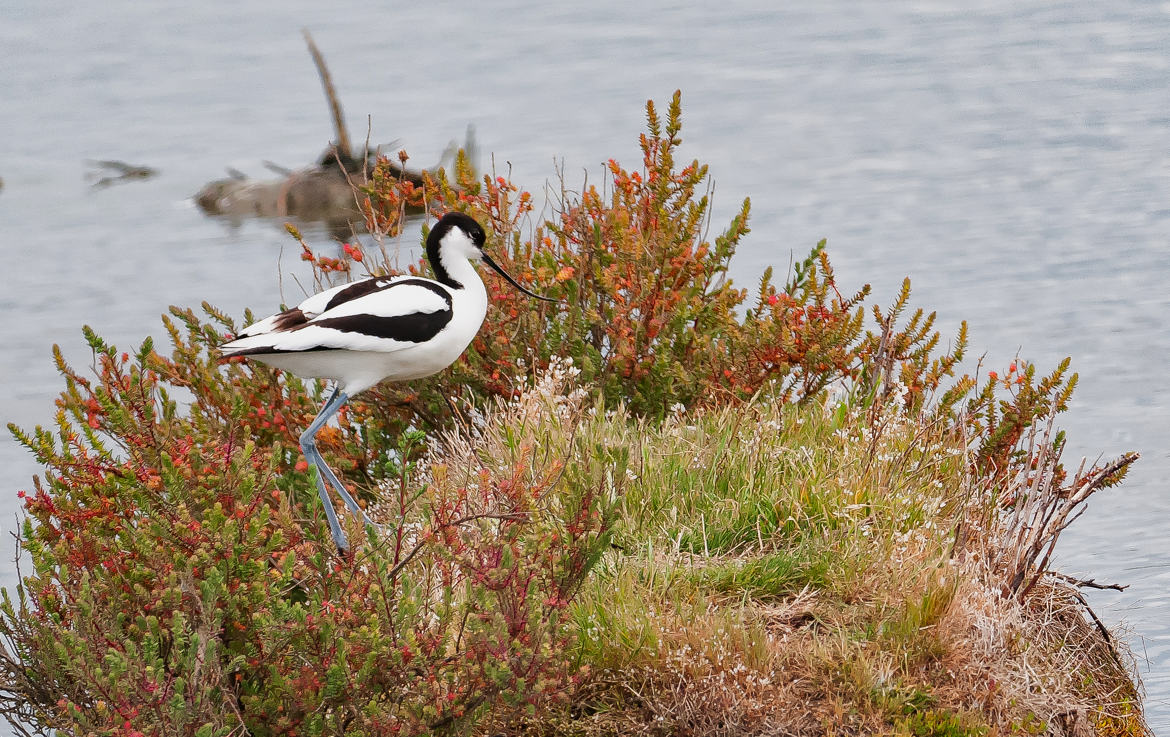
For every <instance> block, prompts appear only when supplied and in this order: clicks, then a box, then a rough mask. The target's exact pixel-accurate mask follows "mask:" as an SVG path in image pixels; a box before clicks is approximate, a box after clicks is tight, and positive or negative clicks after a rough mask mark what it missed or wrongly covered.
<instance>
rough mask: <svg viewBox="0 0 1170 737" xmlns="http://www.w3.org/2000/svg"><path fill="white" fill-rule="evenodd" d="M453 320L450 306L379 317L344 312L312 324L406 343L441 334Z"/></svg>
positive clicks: (419, 341)
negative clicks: (443, 308)
mask: <svg viewBox="0 0 1170 737" xmlns="http://www.w3.org/2000/svg"><path fill="white" fill-rule="evenodd" d="M449 322H451V310H450V309H446V310H439V311H438V312H412V313H411V314H409V315H397V316H395V317H379V316H378V315H345V316H344V317H327V318H324V319H317V320H314V321H313V322H311V323H308V324H309V325H316V326H318V327H323V328H332V329H334V330H340V331H341V332H343V333H360V334H361V335H369V336H371V337H374V338H388V339H389V340H397V341H401V342H405V343H425V342H427V341H428V340H430V339H431V338H433V337H435V336H436V335H438V334H439V331H441V330H442V329H443V328H444V327H446V326H447V323H449Z"/></svg>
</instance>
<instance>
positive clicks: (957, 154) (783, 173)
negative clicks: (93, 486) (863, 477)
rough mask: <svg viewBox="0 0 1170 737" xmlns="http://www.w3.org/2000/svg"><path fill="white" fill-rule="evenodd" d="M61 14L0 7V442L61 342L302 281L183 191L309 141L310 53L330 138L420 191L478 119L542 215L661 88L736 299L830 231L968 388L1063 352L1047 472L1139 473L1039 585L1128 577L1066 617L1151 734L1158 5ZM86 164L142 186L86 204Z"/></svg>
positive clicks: (14, 458)
mask: <svg viewBox="0 0 1170 737" xmlns="http://www.w3.org/2000/svg"><path fill="white" fill-rule="evenodd" d="M79 5H80V4H76V3H65V2H55V1H41V0H37V1H34V0H3V2H0V178H3V180H4V188H3V189H2V190H0V254H2V256H3V259H4V267H3V280H4V281H3V289H2V290H0V310H2V314H3V315H4V318H5V319H4V320H3V321H2V323H0V325H2V326H3V327H2V328H0V329H2V331H3V332H2V333H0V345H2V346H3V350H0V379H2V385H3V390H2V391H0V417H2V418H3V419H4V420H6V421H7V420H14V421H16V422H18V423H20V424H23V425H26V426H28V425H31V424H33V423H36V422H47V421H48V420H49V419H50V416H51V410H52V398H53V397H54V396H55V394H56V392H57V390H58V381H57V378H56V376H55V374H54V373H53V371H52V365H51V362H50V357H49V350H50V346H51V345H52V344H53V343H60V344H61V345H62V347H63V348H64V349H65V351H66V353H67V355H68V356H70V357H71V358H72V359H73V361H74V362H75V363H79V364H83V363H85V362H86V361H87V360H88V354H87V352H86V351H85V349H84V346H83V342H82V340H81V337H80V333H79V328H80V326H81V325H82V324H83V323H88V324H90V325H92V326H94V327H95V328H96V329H97V330H98V332H99V333H100V334H102V335H103V336H105V337H106V338H108V339H110V340H112V341H114V342H116V343H118V344H119V345H120V346H131V345H135V344H137V343H138V342H139V341H141V339H142V338H143V337H144V336H145V335H147V334H154V335H156V336H158V335H159V334H160V333H161V330H160V324H159V320H158V316H159V315H160V314H161V313H162V312H163V311H165V309H166V307H167V305H170V304H179V305H192V306H193V305H197V304H198V303H199V302H200V301H201V300H204V299H209V300H211V301H212V302H213V303H215V304H217V305H218V306H220V307H222V308H224V309H226V310H228V311H230V312H233V313H237V314H238V313H239V312H241V311H242V309H243V308H244V307H245V306H254V307H256V308H257V309H261V310H262V309H266V308H268V307H270V306H272V305H274V304H276V303H277V302H279V301H280V295H279V291H278V284H277V275H278V272H279V271H280V269H281V268H282V266H283V269H284V270H285V271H286V272H288V271H292V270H296V269H298V268H299V264H298V263H297V262H296V259H295V256H296V249H295V248H293V247H292V246H291V245H290V241H289V240H288V238H287V237H286V236H285V235H283V233H282V232H281V231H280V230H279V229H278V228H276V227H273V226H272V225H268V224H257V223H251V224H246V225H244V226H242V227H239V228H231V227H228V226H226V225H224V224H222V223H219V222H215V221H211V220H208V219H206V218H205V217H203V216H202V215H201V214H200V213H199V212H198V211H197V210H195V209H194V207H193V205H192V204H191V202H190V200H189V197H190V195H192V194H193V193H194V192H195V191H196V190H197V189H198V188H199V187H200V186H201V185H202V184H203V183H204V182H206V181H207V180H210V179H214V178H218V177H220V176H222V172H223V169H224V167H225V166H232V167H235V168H237V169H240V170H243V171H245V172H248V173H251V174H254V175H259V176H263V175H264V174H265V172H264V170H263V168H262V166H261V162H262V161H263V160H265V159H268V160H272V161H275V162H278V163H281V164H284V165H286V166H293V167H295V166H299V165H302V164H304V163H307V162H309V161H310V160H311V159H313V158H315V157H316V155H317V154H318V153H319V152H320V150H321V149H322V148H323V146H324V144H325V142H326V141H327V139H328V138H329V136H330V134H331V131H330V123H329V119H328V117H327V114H326V111H325V106H324V104H323V102H322V98H321V93H320V87H319V84H318V81H317V78H316V75H315V72H314V70H313V67H312V64H311V62H310V60H309V57H308V55H307V53H306V52H305V50H304V46H303V43H302V41H301V37H300V29H301V28H302V27H308V28H310V29H311V30H312V31H313V33H314V35H315V37H316V40H317V43H318V45H319V46H320V47H321V48H322V50H323V51H324V53H325V54H326V56H327V58H328V60H329V63H330V66H331V69H332V72H333V76H334V79H335V81H336V83H337V84H338V86H339V88H340V92H341V95H342V99H343V102H344V104H345V107H346V111H347V114H348V120H349V123H350V126H351V129H352V130H353V132H354V136H355V137H357V138H363V137H364V135H365V130H366V120H367V115H369V116H371V119H372V122H371V131H372V132H371V140H373V141H375V142H378V141H391V140H394V139H398V140H399V141H400V142H401V145H402V146H405V147H406V148H408V150H410V151H411V153H412V154H413V155H414V157H415V158H414V161H415V162H416V163H419V164H421V165H429V164H430V163H432V162H433V161H434V160H435V159H436V158H437V156H438V155H439V152H440V151H441V150H442V149H443V148H444V147H445V145H446V144H447V142H448V141H449V140H450V139H452V138H458V137H460V136H461V135H462V132H463V130H464V127H465V126H466V125H467V124H468V123H474V124H475V125H476V127H477V131H478V136H479V140H480V143H481V146H482V148H483V149H484V150H485V151H494V152H496V161H497V164H498V165H500V166H503V165H504V162H510V164H511V165H512V167H513V174H514V177H515V179H516V180H517V181H518V182H520V183H522V184H525V185H527V186H528V187H529V188H530V189H534V190H537V191H539V190H540V188H541V186H542V184H543V182H544V181H545V180H546V179H548V178H549V177H550V175H551V174H552V172H553V161H554V157H563V159H564V163H565V167H566V170H567V172H568V173H569V180H570V182H574V181H577V178H578V176H579V174H578V173H579V172H582V171H583V170H584V169H589V170H590V171H591V172H593V173H594V175H596V174H597V173H598V172H599V164H600V163H601V162H602V161H604V160H605V159H607V158H609V157H611V156H613V157H617V158H619V159H621V160H625V161H628V162H630V163H633V162H634V161H635V157H636V151H637V149H636V140H637V135H638V133H639V132H640V131H641V129H642V104H643V103H644V101H645V100H646V99H647V98H648V97H653V98H656V99H658V100H660V101H665V100H666V99H667V98H668V96H669V95H670V93H671V92H672V91H673V90H674V89H675V88H682V90H683V94H684V98H683V99H684V113H685V121H686V124H685V127H684V131H683V134H684V139H685V141H686V148H685V149H684V154H685V155H688V156H694V157H697V158H700V159H701V160H704V161H707V162H709V163H710V164H711V166H712V172H713V173H714V175H715V178H716V182H717V188H718V189H717V207H718V211H719V213H720V217H717V218H716V222H717V223H718V222H720V221H723V222H725V221H726V219H727V217H728V216H729V215H730V213H731V212H732V211H733V209H734V208H735V206H736V203H737V202H738V201H739V200H740V199H742V198H743V197H744V196H748V195H750V196H751V197H752V202H753V207H754V219H753V232H752V234H751V236H750V237H749V238H748V239H747V242H746V243H745V244H744V246H743V249H742V251H741V253H740V254H739V256H738V257H737V262H736V266H735V269H734V275H735V276H736V277H737V278H738V279H740V280H741V281H747V282H750V281H751V280H753V279H754V278H755V277H756V276H757V275H758V273H759V272H760V271H761V270H762V269H763V267H764V266H765V265H767V264H777V265H785V264H787V263H788V261H789V257H790V254H791V253H793V252H795V253H796V254H797V255H803V254H804V253H806V252H807V250H808V249H809V248H810V247H811V246H812V245H813V244H814V243H815V242H816V241H817V240H819V239H820V238H822V237H825V238H828V239H829V245H830V253H831V255H832V256H833V258H834V262H835V264H836V267H837V270H838V275H839V277H840V280H841V281H842V282H843V283H844V284H846V285H851V286H857V285H860V284H861V283H863V282H871V283H873V285H874V288H875V292H876V294H877V295H879V297H880V301H882V302H888V301H889V300H890V299H892V296H893V294H894V292H895V290H896V288H897V286H898V284H899V283H900V281H901V279H902V277H903V276H906V275H909V276H910V277H911V278H912V279H913V280H914V284H915V290H916V302H917V304H920V305H923V306H926V307H929V308H931V309H937V310H938V311H939V315H940V320H941V324H942V325H943V327H944V328H946V329H948V330H951V331H953V329H954V328H955V327H956V326H957V325H958V322H959V321H960V320H962V319H966V320H968V321H969V323H970V325H971V337H972V342H973V348H974V352H975V353H976V354H979V353H986V362H987V364H988V365H989V366H991V367H999V368H1001V369H1002V367H1004V366H1006V364H1007V363H1008V362H1009V361H1010V360H1011V357H1012V356H1013V355H1015V353H1016V352H1017V351H1019V352H1020V354H1021V355H1023V356H1025V357H1027V358H1030V359H1031V360H1034V361H1036V362H1037V363H1039V364H1040V366H1041V367H1047V366H1051V365H1053V364H1055V362H1056V361H1058V360H1059V359H1060V358H1062V357H1063V356H1065V355H1071V356H1073V358H1074V367H1075V368H1076V370H1078V371H1079V372H1080V374H1081V388H1080V390H1079V392H1078V395H1077V397H1076V399H1075V402H1074V405H1073V408H1072V411H1071V412H1070V413H1069V414H1067V415H1066V416H1065V419H1064V423H1063V424H1064V426H1065V427H1066V428H1067V429H1068V431H1069V436H1070V451H1071V452H1070V455H1071V456H1072V457H1074V458H1076V457H1079V456H1080V455H1088V456H1090V457H1091V458H1093V457H1096V456H1097V455H1098V454H1104V455H1106V456H1108V455H1114V454H1117V453H1120V452H1122V451H1125V450H1130V449H1134V450H1138V451H1141V452H1142V453H1143V456H1144V457H1143V459H1142V461H1141V462H1140V463H1139V465H1138V466H1137V467H1136V468H1135V469H1134V471H1133V473H1132V474H1131V476H1130V479H1129V481H1128V482H1127V483H1126V484H1125V485H1124V486H1123V487H1122V488H1120V489H1118V490H1114V491H1111V492H1108V493H1107V495H1104V496H1102V497H1101V498H1099V499H1097V500H1095V501H1094V503H1093V504H1092V505H1091V507H1090V510H1089V513H1088V514H1087V515H1086V516H1085V517H1084V518H1083V519H1082V520H1081V521H1080V522H1078V523H1077V525H1076V526H1075V528H1074V529H1073V530H1071V531H1070V533H1069V534H1068V535H1066V537H1065V538H1064V539H1063V540H1062V542H1061V546H1060V549H1059V550H1060V554H1061V563H1062V565H1063V567H1064V569H1065V570H1066V571H1068V572H1070V573H1075V574H1083V575H1086V576H1093V577H1096V578H1098V580H1101V579H1105V580H1111V581H1119V582H1123V583H1128V584H1130V588H1129V589H1128V590H1127V591H1126V592H1125V593H1122V594H1118V593H1115V592H1106V593H1099V594H1094V595H1093V596H1092V601H1093V604H1094V606H1095V607H1096V608H1097V611H1098V612H1099V613H1100V614H1101V615H1102V617H1103V618H1105V619H1106V620H1107V621H1108V622H1110V623H1120V622H1124V623H1125V624H1126V626H1127V627H1128V637H1129V640H1130V642H1131V643H1132V645H1133V647H1134V649H1135V651H1136V652H1137V654H1138V656H1139V657H1140V658H1141V659H1142V670H1143V676H1144V678H1145V681H1146V686H1147V689H1148V692H1149V701H1148V704H1149V710H1150V717H1151V721H1152V722H1153V724H1154V726H1155V728H1156V729H1157V730H1158V731H1160V732H1162V733H1166V734H1170V592H1168V590H1167V589H1168V585H1170V540H1168V536H1167V535H1166V532H1167V529H1168V523H1167V519H1168V514H1170V490H1168V488H1167V485H1168V482H1167V479H1168V478H1170V389H1168V384H1167V381H1166V377H1165V374H1166V368H1167V366H1170V331H1168V330H1167V328H1166V322H1167V320H1168V319H1170V289H1168V288H1167V282H1168V281H1170V243H1168V240H1170V3H1167V2H1139V1H1138V0H1119V2H1114V3H1092V2H1083V3H1058V2H1057V3H1038V2H1036V3H1023V4H1020V3H1008V2H1005V3H978V2H975V3H972V2H968V3H955V4H953V5H949V4H942V3H933V2H916V3H897V4H890V3H882V4H880V5H879V4H872V5H864V4H854V3H845V2H834V1H830V2H826V3H814V4H811V5H809V4H804V5H803V6H802V9H785V10H781V11H776V10H773V9H772V3H769V2H763V1H757V2H754V3H734V2H731V3H728V2H724V3H718V4H717V5H716V4H707V5H708V7H707V8H704V9H694V10H684V9H679V8H675V7H667V6H663V7H658V8H655V9H650V7H649V6H646V7H645V8H643V7H634V5H635V4H633V3H625V2H616V1H615V0H605V1H604V2H601V3H588V4H582V5H581V7H580V8H577V9H568V8H565V9H562V8H560V7H551V6H552V4H549V6H550V7H544V6H541V5H538V4H535V3H534V4H533V6H534V7H529V6H526V5H522V4H513V5H508V4H504V3H495V4H483V5H482V6H479V7H478V9H477V10H475V11H467V10H465V9H463V8H461V7H457V6H454V5H446V4H436V3H427V4H425V7H422V6H421V5H420V6H415V5H411V6H409V7H403V8H401V9H400V11H398V12H395V13H393V14H387V15H381V16H379V15H371V11H370V4H368V3H356V2H345V3H328V4H326V3H318V2H306V1H304V0H292V1H289V0H282V1H281V2H276V1H275V0H269V1H268V2H255V3H248V4H243V3H240V4H237V5H238V6H239V7H236V8H235V9H234V11H233V14H223V13H222V12H218V11H215V10H212V9H211V7H204V6H203V5H200V4H194V5H188V4H175V5H174V7H172V8H170V9H164V8H162V7H160V6H157V5H150V6H149V9H147V8H148V6H147V5H145V4H138V3H130V2H125V1H124V0H123V1H121V2H111V3H103V4H93V6H94V7H85V8H81V7H78V6H79ZM207 5H208V6H210V5H212V4H207ZM245 5H246V7H245ZM99 6H100V8H99ZM87 159H122V160H125V161H129V162H132V163H139V164H146V165H149V166H152V167H156V168H158V169H160V170H161V175H160V176H159V177H158V178H156V179H154V180H152V181H149V182H138V183H131V184H127V185H124V186H117V187H111V188H108V189H103V190H98V191H93V190H91V189H89V188H88V186H87V184H86V182H85V181H83V174H84V172H85V170H86V167H85V162H86V160H87ZM282 249H283V250H284V251H285V252H286V253H285V254H284V257H283V263H282V265H281V261H280V257H281V251H282ZM285 283H286V285H288V284H289V280H287V279H286V282H285ZM296 297H297V292H295V291H293V290H291V289H290V290H289V291H288V292H287V293H286V298H287V299H288V300H289V301H293V300H294V299H295V298H296ZM0 468H3V478H2V483H0V520H6V521H5V522H3V523H2V524H3V526H4V528H5V529H12V528H13V527H14V525H15V519H16V517H15V515H16V509H17V505H16V498H15V491H16V489H18V488H23V487H25V486H27V484H28V479H29V477H30V476H31V475H32V474H33V473H34V472H36V468H35V464H33V462H32V460H31V459H30V458H28V457H26V455H25V454H24V453H23V452H22V451H21V450H20V449H19V448H17V447H16V446H15V445H14V444H13V443H12V441H11V440H9V439H8V438H7V437H6V436H5V437H3V439H0ZM4 539H5V540H7V539H8V538H7V536H5V537H4ZM5 545H7V546H8V549H9V551H11V543H5ZM2 557H3V558H8V557H10V553H3V554H2ZM12 581H13V571H12V567H11V565H10V564H8V565H6V566H4V567H3V568H0V583H3V584H4V585H9V586H10V585H11V584H12Z"/></svg>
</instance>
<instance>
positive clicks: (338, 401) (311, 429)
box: [301, 387, 357, 550]
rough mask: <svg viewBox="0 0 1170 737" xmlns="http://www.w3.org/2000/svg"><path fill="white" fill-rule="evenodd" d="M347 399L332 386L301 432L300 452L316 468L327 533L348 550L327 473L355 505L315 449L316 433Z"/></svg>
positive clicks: (338, 544) (338, 545)
mask: <svg viewBox="0 0 1170 737" xmlns="http://www.w3.org/2000/svg"><path fill="white" fill-rule="evenodd" d="M348 400H349V397H348V396H346V394H345V392H343V391H340V389H339V388H338V387H334V388H333V393H332V394H330V395H329V398H328V399H326V400H325V405H324V406H323V407H321V411H320V412H318V413H317V416H316V417H315V418H313V421H312V422H311V423H309V426H308V427H307V428H305V431H304V432H303V433H302V434H301V452H302V453H304V454H305V460H306V461H308V462H309V463H311V464H312V465H313V466H314V467H315V468H316V469H317V493H318V494H320V495H321V504H322V505H324V507H325V517H326V518H327V519H328V520H329V533H330V534H331V535H332V536H333V542H334V543H336V544H337V547H338V548H339V549H341V550H349V543H348V542H347V541H346V539H345V533H344V532H343V531H342V529H341V523H340V522H338V521H337V511H336V510H334V509H333V500H332V499H330V498H329V490H328V489H327V488H326V486H325V477H326V475H328V476H329V477H330V478H329V480H330V481H331V482H332V483H333V484H334V486H337V487H338V488H339V489H340V491H341V494H342V496H343V498H345V500H346V504H347V505H352V507H351V509H352V508H353V507H356V506H357V503H356V502H354V501H353V497H351V496H350V495H349V492H347V491H346V490H345V486H344V485H342V484H341V483H340V482H339V481H338V480H337V476H336V475H335V474H334V473H333V471H332V470H330V469H329V467H328V466H326V465H325V459H324V458H322V457H321V451H319V450H317V433H318V432H319V431H320V430H321V428H323V427H325V424H326V423H327V422H329V419H330V418H331V417H333V415H334V414H336V413H337V410H339V409H341V406H342V405H343V404H345V403H346V401H348Z"/></svg>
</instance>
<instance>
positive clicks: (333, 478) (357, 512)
mask: <svg viewBox="0 0 1170 737" xmlns="http://www.w3.org/2000/svg"><path fill="white" fill-rule="evenodd" d="M342 404H344V402H342ZM316 453H317V457H318V459H320V461H321V462H320V463H318V464H317V472H318V473H320V472H322V471H323V472H324V473H325V478H326V479H328V481H329V484H330V485H331V486H332V487H333V488H334V489H337V493H338V494H340V495H341V501H343V502H345V506H346V507H349V511H350V512H352V513H353V515H354V516H355V517H361V518H362V521H363V522H365V523H366V524H367V525H370V526H371V527H372V526H374V521H373V520H371V519H370V518H369V516H368V515H367V514H366V513H365V511H364V510H363V509H362V508H361V507H360V506H358V503H357V501H356V500H355V499H354V498H353V497H352V496H350V493H349V491H348V490H347V489H346V488H345V484H343V483H341V479H339V478H337V474H335V473H333V469H332V468H330V467H329V466H327V465H326V464H325V459H323V458H321V451H319V450H318V451H316Z"/></svg>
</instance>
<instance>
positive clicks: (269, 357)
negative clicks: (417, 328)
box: [249, 330, 475, 397]
mask: <svg viewBox="0 0 1170 737" xmlns="http://www.w3.org/2000/svg"><path fill="white" fill-rule="evenodd" d="M460 332H462V333H465V334H463V335H460V334H459V333H460ZM467 332H468V331H455V330H445V331H443V332H442V333H440V334H439V335H437V336H435V338H434V339H432V340H429V341H426V342H424V343H418V344H417V345H412V346H409V347H407V348H403V349H401V350H397V351H393V352H390V353H384V352H379V351H354V350H318V351H303V352H289V353H272V354H261V355H255V356H250V357H249V358H251V359H252V360H259V361H263V362H264V363H266V364H268V365H269V366H273V367H275V368H278V369H281V370H283V371H288V372H289V373H292V374H296V375H297V376H303V377H306V378H316V379H332V380H334V381H337V382H338V383H340V384H341V390H342V391H344V392H345V393H346V394H348V395H349V396H351V397H352V396H353V395H354V394H357V393H358V392H360V391H364V390H365V389H368V388H370V387H371V386H373V385H374V384H377V383H378V382H379V381H382V380H383V379H385V380H388V381H410V380H411V379H421V378H423V377H424V376H430V375H431V374H436V373H438V372H440V371H442V370H443V369H445V368H447V367H448V366H450V365H451V364H452V363H454V362H455V361H456V360H457V359H458V358H459V356H460V354H462V353H463V351H464V350H465V349H466V348H467V346H468V344H469V343H471V339H472V338H473V337H474V336H475V332H474V331H471V332H470V334H466V333H467Z"/></svg>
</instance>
